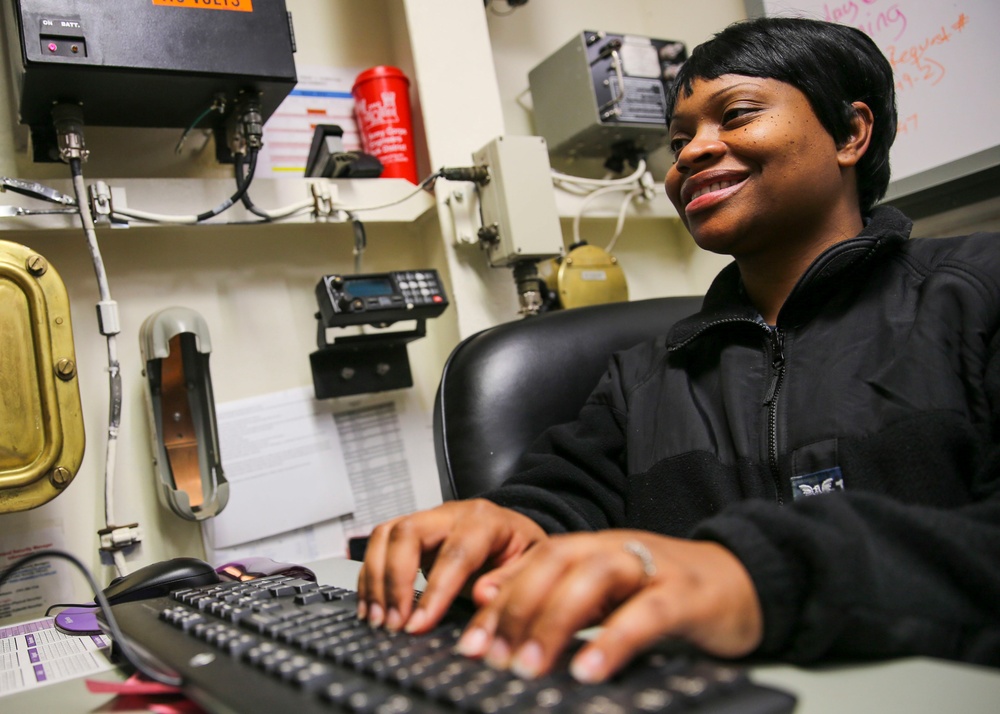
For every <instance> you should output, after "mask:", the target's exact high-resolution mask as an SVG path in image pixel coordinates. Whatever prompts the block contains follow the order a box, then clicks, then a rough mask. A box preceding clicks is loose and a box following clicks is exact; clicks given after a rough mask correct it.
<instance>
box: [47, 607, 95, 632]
mask: <svg viewBox="0 0 1000 714" xmlns="http://www.w3.org/2000/svg"><path fill="white" fill-rule="evenodd" d="M56 629H57V630H59V631H60V632H62V633H64V634H67V635H99V634H101V627H100V625H98V624H97V608H96V607H67V608H66V609H65V610H63V611H62V612H60V613H59V614H58V615H56Z"/></svg>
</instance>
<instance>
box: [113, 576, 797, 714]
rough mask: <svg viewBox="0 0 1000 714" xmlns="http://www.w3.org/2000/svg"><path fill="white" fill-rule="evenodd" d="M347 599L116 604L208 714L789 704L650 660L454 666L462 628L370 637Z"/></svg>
mask: <svg viewBox="0 0 1000 714" xmlns="http://www.w3.org/2000/svg"><path fill="white" fill-rule="evenodd" d="M356 603H357V597H356V595H355V593H354V592H353V591H350V590H345V589H343V588H337V587H332V586H322V585H318V584H316V583H313V582H309V581H307V580H300V579H295V578H290V577H287V576H273V577H268V578H262V579H259V580H253V581H249V582H226V583H222V584H218V585H206V586H203V587H200V588H194V589H187V590H179V591H175V592H174V593H172V594H171V595H170V597H160V598H154V599H150V600H141V601H138V602H131V603H124V604H120V605H115V606H114V607H113V608H112V611H113V612H114V615H115V618H116V619H117V620H118V624H119V626H120V627H121V630H122V633H123V635H124V636H125V638H126V639H127V640H128V641H129V642H130V643H131V644H132V645H133V646H134V648H135V649H137V650H138V651H139V652H140V653H141V654H142V655H143V657H145V658H147V659H148V660H149V661H150V662H151V663H154V664H156V665H157V666H159V667H160V668H161V669H166V670H172V671H173V672H176V673H177V674H179V675H180V676H181V677H182V678H183V681H184V684H183V689H184V690H185V692H186V693H187V694H188V695H189V696H190V697H191V698H192V699H194V700H195V701H197V702H198V703H199V704H201V705H202V706H203V707H204V708H206V709H207V710H209V711H211V712H240V713H243V712H286V713H288V714H291V713H292V712H295V713H296V714H298V713H300V712H321V711H347V712H359V713H360V712H373V713H376V714H407V713H409V712H454V711H463V712H480V713H482V714H499V713H500V712H563V711H566V712H587V713H588V714H619V713H620V714H627V713H629V712H700V713H701V714H778V713H781V712H790V711H792V710H793V709H794V706H795V699H794V697H792V696H791V695H789V694H788V693H785V692H782V691H779V690H776V689H772V688H769V687H763V686H760V685H757V684H755V683H753V682H752V681H751V680H750V679H748V677H747V675H746V673H745V672H744V671H743V670H742V669H740V668H737V667H732V666H729V665H726V664H721V663H717V662H713V661H711V660H709V659H706V658H701V657H697V656H693V655H690V654H679V653H667V652H652V653H649V654H646V655H644V656H642V657H640V658H639V659H638V660H636V661H635V662H634V663H633V664H632V665H631V666H630V667H629V668H628V669H627V670H626V671H625V672H623V673H622V674H620V675H619V676H617V677H616V678H614V679H613V680H612V681H610V682H606V683H603V684H598V685H581V684H579V683H577V682H576V681H575V680H573V679H572V678H571V677H570V676H569V674H568V673H567V672H566V670H565V667H563V668H562V669H561V670H560V671H558V672H556V673H555V674H551V675H548V676H545V677H541V678H539V679H536V680H523V679H519V678H517V677H516V676H514V675H513V674H510V673H509V672H503V671H497V670H495V669H492V668H490V667H489V666H487V665H486V664H484V663H482V662H480V661H477V660H472V659H468V658H466V657H463V656H461V655H458V654H456V653H455V652H454V651H453V649H454V644H455V642H456V640H457V638H458V636H459V635H460V634H461V621H460V618H459V617H455V618H451V619H449V621H447V622H446V623H444V624H442V625H440V626H439V627H438V628H436V629H435V630H434V631H433V632H430V633H427V634H423V635H408V634H403V633H393V632H388V631H386V630H383V629H374V628H372V627H370V626H369V625H367V624H366V623H363V622H360V621H359V620H358V619H357V617H356V615H355V608H356Z"/></svg>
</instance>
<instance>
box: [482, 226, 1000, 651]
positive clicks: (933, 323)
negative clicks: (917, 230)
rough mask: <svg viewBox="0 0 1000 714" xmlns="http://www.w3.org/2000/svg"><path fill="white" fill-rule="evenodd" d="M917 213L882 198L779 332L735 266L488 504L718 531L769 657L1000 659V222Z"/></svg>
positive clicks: (791, 304) (624, 523)
mask: <svg viewBox="0 0 1000 714" xmlns="http://www.w3.org/2000/svg"><path fill="white" fill-rule="evenodd" d="M910 225H911V224H910V221H909V220H908V219H906V217H905V216H903V215H902V214H901V213H899V212H898V211H896V210H895V209H892V208H887V207H883V208H877V209H875V211H874V212H873V214H872V216H871V218H870V219H869V220H868V221H867V223H866V226H865V229H864V230H863V231H862V233H861V235H859V236H858V237H856V238H853V239H851V240H847V241H844V242H842V243H839V244H838V245H835V246H833V247H831V248H830V249H829V250H827V251H826V252H825V253H824V254H823V255H821V256H820V257H819V258H818V259H817V260H816V262H815V263H814V264H813V265H812V266H811V267H810V268H809V270H808V271H807V272H806V274H805V275H804V276H803V277H802V279H801V280H800V281H799V283H798V284H797V285H796V287H795V288H794V290H793V291H792V294H791V295H790V296H789V298H788V300H787V301H786V303H785V305H784V307H783V308H782V310H781V313H780V314H779V316H778V319H777V325H776V326H775V327H769V326H767V325H766V324H764V323H763V322H762V321H761V320H760V318H759V316H758V314H757V312H756V311H755V310H754V309H753V307H752V306H751V305H750V303H749V302H748V301H747V299H746V297H745V295H744V293H743V291H742V287H741V283H740V279H739V272H738V270H737V268H736V265H735V264H733V265H730V266H728V267H727V268H726V269H725V270H723V271H722V273H720V274H719V276H718V277H717V278H716V280H715V281H714V283H713V284H712V286H711V288H710V290H709V292H708V294H707V295H706V298H705V301H704V305H703V308H702V311H701V312H699V313H698V314H696V315H694V316H692V317H691V318H688V319H687V320H684V321H682V322H680V323H678V324H677V325H676V326H675V328H674V329H673V330H672V332H671V333H670V334H669V335H667V336H665V337H663V338H661V339H658V340H656V341H654V342H650V343H647V344H644V345H640V346H638V347H636V348H633V349H632V350H629V351H626V352H623V353H620V354H618V355H616V356H615V357H614V359H613V360H612V362H611V365H610V368H609V371H608V373H607V374H606V375H605V377H604V378H603V379H602V381H601V383H600V384H599V385H598V386H597V388H596V390H595V391H594V393H593V394H592V395H591V397H590V399H589V401H588V403H587V405H586V406H585V407H584V409H583V410H582V412H581V414H580V417H579V419H578V420H577V421H576V422H574V423H572V424H567V425H562V426H559V427H555V428H553V429H551V430H549V431H548V432H547V433H546V434H545V435H544V436H543V437H542V438H541V439H540V441H539V442H538V444H537V445H536V447H535V448H534V449H533V450H532V452H531V453H530V454H528V455H527V456H526V457H525V460H524V463H523V468H522V469H521V471H520V473H519V475H518V476H516V477H514V478H512V479H510V480H509V481H508V482H507V483H506V484H504V485H503V486H502V487H500V488H499V489H497V490H495V491H493V492H491V493H489V494H487V498H490V499H491V500H493V501H494V502H496V503H498V504H500V505H503V506H507V507H510V508H514V509H516V510H518V511H521V512H523V513H525V514H526V515H528V516H530V517H531V518H533V519H534V520H536V521H537V522H538V523H539V524H541V525H542V527H543V528H545V529H546V530H547V531H548V532H551V533H558V532H565V531H575V530H595V529H603V528H642V529H647V530H651V531H655V532H658V533H663V534H667V535H672V536H684V537H691V538H695V539H706V540H713V541H717V542H719V543H722V544H723V545H725V546H726V547H727V548H729V549H730V550H731V551H732V552H733V553H735V554H736V555H737V557H739V558H740V560H741V561H742V562H743V564H744V565H745V566H746V568H747V570H748V571H749V573H750V575H751V577H752V578H753V581H754V584H755V586H756V588H757V592H758V594H759V597H760V601H761V604H762V607H763V612H764V622H765V635H764V642H763V644H762V645H761V648H760V650H759V654H761V655H764V656H768V657H777V658H781V659H784V660H788V661H792V662H800V663H801V662H814V661H818V660H821V659H831V658H836V657H851V658H855V657H890V656H898V655H929V656H937V657H945V658H950V659H958V660H964V661H969V662H977V663H983V664H990V665H993V666H1000V235H997V234H975V235H971V236H967V237H963V238H953V239H913V240H910V239H908V236H909V231H910Z"/></svg>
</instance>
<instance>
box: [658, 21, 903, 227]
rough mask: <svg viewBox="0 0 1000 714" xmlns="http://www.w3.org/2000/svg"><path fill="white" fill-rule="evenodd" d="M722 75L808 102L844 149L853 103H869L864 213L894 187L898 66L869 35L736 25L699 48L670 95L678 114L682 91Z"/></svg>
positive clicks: (819, 25)
mask: <svg viewBox="0 0 1000 714" xmlns="http://www.w3.org/2000/svg"><path fill="white" fill-rule="evenodd" d="M724 74H742V75H745V76H749V77H762V78H765V79H777V80H779V81H782V82H787V83H788V84H791V85H792V86H794V87H795V88H797V89H798V90H799V91H801V92H802V93H803V94H805V95H806V97H807V98H808V99H809V102H810V104H811V105H812V108H813V111H815V112H816V116H817V117H819V120H820V122H821V123H822V124H823V126H824V127H825V128H826V130H827V131H829V132H830V134H831V135H832V136H833V139H834V141H835V142H836V143H837V145H838V146H839V145H840V144H842V143H843V142H844V141H846V140H847V139H848V138H849V136H850V128H851V119H852V118H853V115H854V113H853V109H852V107H851V103H852V102H864V103H865V104H867V105H868V108H869V109H871V111H872V114H873V115H874V117H875V123H874V127H873V129H872V138H871V143H870V145H869V147H868V151H867V152H866V153H865V155H864V156H863V157H862V159H861V161H860V162H859V163H858V166H857V176H858V197H859V200H860V204H861V210H862V212H863V213H868V212H869V211H870V210H871V208H872V206H874V205H875V203H876V202H877V201H878V200H879V199H881V198H882V197H883V196H884V195H885V191H886V188H887V187H888V185H889V148H890V147H891V146H892V142H893V140H894V139H895V138H896V93H895V82H894V80H893V76H892V67H891V65H890V64H889V61H888V60H887V59H886V58H885V56H884V55H883V54H882V51H881V50H880V49H879V48H878V46H877V45H876V44H875V43H874V42H873V41H872V39H871V38H870V37H868V35H866V34H865V33H864V32H862V31H861V30H858V29H856V28H854V27H849V26H847V25H838V24H835V23H831V22H823V21H820V20H810V19H806V18H792V17H762V18H757V19H753V20H747V21H744V22H737V23H734V24H732V25H730V26H729V27H727V28H726V29H724V30H723V31H722V32H720V33H718V34H717V35H715V37H714V38H712V39H711V40H709V41H707V42H705V43H703V44H701V45H698V46H697V47H695V49H694V50H693V51H692V52H691V56H690V58H689V59H688V60H687V61H686V62H685V63H684V65H683V66H682V67H681V70H680V73H679V74H678V75H677V80H676V81H675V82H674V84H673V85H672V87H671V89H670V92H669V93H668V96H667V116H668V117H669V116H672V115H673V110H674V106H675V104H676V102H677V97H678V95H679V93H680V92H681V91H683V92H684V96H689V95H690V94H691V91H692V86H693V82H694V80H696V79H716V78H717V77H721V76H722V75H724Z"/></svg>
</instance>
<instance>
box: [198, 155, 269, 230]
mask: <svg viewBox="0 0 1000 714" xmlns="http://www.w3.org/2000/svg"><path fill="white" fill-rule="evenodd" d="M248 153H249V156H250V167H249V168H248V169H247V175H246V179H244V180H243V181H242V182H241V183H240V185H238V186H237V187H236V193H234V194H233V195H232V196H230V197H229V198H228V199H227V200H225V201H223V202H222V203H220V204H219V205H218V206H216V207H215V208H213V209H212V210H211V211H205V212H204V213H199V214H198V222H199V223H200V222H201V221H207V220H208V219H209V218H214V217H215V216H217V215H219V214H220V213H222V212H223V211H225V210H228V209H229V208H230V207H231V206H232V205H233V204H234V203H236V202H237V201H239V200H240V199H242V198H243V197H244V196H245V195H246V193H247V190H248V189H249V188H250V184H251V183H252V182H253V175H254V172H255V171H256V170H257V149H255V148H251V149H250V150H249V152H248Z"/></svg>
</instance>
